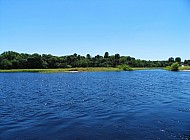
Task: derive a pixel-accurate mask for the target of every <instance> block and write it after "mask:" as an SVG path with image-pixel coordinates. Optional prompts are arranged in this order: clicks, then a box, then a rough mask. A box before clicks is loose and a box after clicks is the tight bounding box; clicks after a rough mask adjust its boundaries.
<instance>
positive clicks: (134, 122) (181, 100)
mask: <svg viewBox="0 0 190 140" xmlns="http://www.w3.org/2000/svg"><path fill="white" fill-rule="evenodd" d="M0 139H2V140H4V139H5V140H6V139H10V140H13V139H18V140H20V139H21V140H28V139H29V140H52V139H54V140H56V139H57V140H60V139H61V140H62V139H63V140H67V139H68V140H75V139H76V140H85V139H87V140H88V139H89V140H96V139H98V140H99V139H100V140H101V139H102V140H105V139H107V140H111V139H113V140H115V139H119V140H120V139H124V140H126V139H127V140H140V139H141V140H149V139H151V140H157V139H158V140H159V139H161V140H168V139H171V140H189V139H190V72H168V71H163V70H147V71H132V72H83V73H54V74H39V73H0Z"/></svg>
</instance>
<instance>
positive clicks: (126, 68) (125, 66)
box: [118, 64, 133, 71]
mask: <svg viewBox="0 0 190 140" xmlns="http://www.w3.org/2000/svg"><path fill="white" fill-rule="evenodd" d="M118 67H119V69H122V70H124V71H132V70H133V69H132V68H131V67H130V66H128V65H126V64H124V65H120V66H118Z"/></svg>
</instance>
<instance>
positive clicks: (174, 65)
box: [171, 62, 179, 71]
mask: <svg viewBox="0 0 190 140" xmlns="http://www.w3.org/2000/svg"><path fill="white" fill-rule="evenodd" d="M178 70H179V64H178V63H177V62H176V63H173V64H172V65H171V71H178Z"/></svg>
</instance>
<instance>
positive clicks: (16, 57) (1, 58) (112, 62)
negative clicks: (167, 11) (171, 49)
mask: <svg viewBox="0 0 190 140" xmlns="http://www.w3.org/2000/svg"><path fill="white" fill-rule="evenodd" d="M175 60H176V61H180V59H179V58H176V59H175ZM173 63H174V58H173V57H171V58H169V59H168V60H165V61H150V60H149V61H147V60H140V59H135V58H133V57H131V56H120V54H115V55H109V53H108V52H105V54H104V56H101V55H96V56H94V57H93V56H91V55H90V54H87V55H86V56H81V55H78V54H76V53H74V54H73V55H67V56H53V55H51V54H42V55H41V54H37V53H34V54H27V53H17V52H13V51H7V52H3V53H2V54H0V69H54V68H79V67H83V68H88V67H114V68H116V67H117V66H118V65H124V66H125V65H128V66H129V67H132V68H139V67H141V68H152V67H166V66H170V65H172V64H173ZM182 63H183V62H182ZM184 65H190V60H185V61H184ZM124 69H126V70H127V69H128V67H126V68H124Z"/></svg>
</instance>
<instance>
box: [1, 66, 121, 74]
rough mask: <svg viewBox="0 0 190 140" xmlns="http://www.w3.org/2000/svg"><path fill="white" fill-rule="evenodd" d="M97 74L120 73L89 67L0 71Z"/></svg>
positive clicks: (109, 68) (113, 69) (103, 68)
mask: <svg viewBox="0 0 190 140" xmlns="http://www.w3.org/2000/svg"><path fill="white" fill-rule="evenodd" d="M75 71H78V72H88V71H89V72H96V71H97V72H98V71H121V70H120V69H119V68H111V67H95V68H92V67H89V68H64V69H10V70H0V72H38V73H58V72H75Z"/></svg>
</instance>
